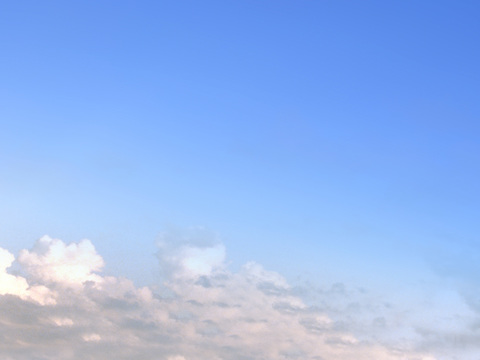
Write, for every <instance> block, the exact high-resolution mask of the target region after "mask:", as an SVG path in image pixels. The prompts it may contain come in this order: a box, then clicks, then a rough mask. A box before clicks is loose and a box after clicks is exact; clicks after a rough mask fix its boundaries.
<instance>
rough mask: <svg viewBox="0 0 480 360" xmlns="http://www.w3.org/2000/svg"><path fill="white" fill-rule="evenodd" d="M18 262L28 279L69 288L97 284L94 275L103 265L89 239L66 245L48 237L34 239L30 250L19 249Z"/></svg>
mask: <svg viewBox="0 0 480 360" xmlns="http://www.w3.org/2000/svg"><path fill="white" fill-rule="evenodd" d="M18 261H19V263H20V264H21V265H22V267H23V268H24V269H25V270H26V271H27V272H28V273H29V274H30V276H31V277H32V278H34V279H36V280H38V281H40V282H45V283H52V282H53V283H60V284H64V285H70V286H76V285H82V284H84V283H85V282H86V281H93V282H99V281H101V277H100V276H99V275H97V274H95V273H94V272H96V271H99V270H101V269H102V267H103V266H104V263H103V259H102V257H101V256H100V255H98V254H97V253H96V251H95V248H94V246H93V245H92V243H91V242H90V241H89V240H82V241H80V242H79V243H78V244H75V243H72V244H69V245H66V244H65V243H64V242H63V241H61V240H58V239H52V238H50V237H49V236H44V237H42V238H41V239H40V240H38V241H37V243H36V244H35V247H34V248H33V249H32V250H22V251H21V252H20V256H19V258H18Z"/></svg>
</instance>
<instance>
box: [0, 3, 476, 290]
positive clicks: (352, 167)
mask: <svg viewBox="0 0 480 360" xmlns="http://www.w3.org/2000/svg"><path fill="white" fill-rule="evenodd" d="M479 13H480V5H479V3H478V2H477V1H438V0H437V1H358V2H352V1H306V0H298V1H280V0H278V1H251V0H242V1H210V0H204V1H41V2H39V1H21V2H20V1H11V2H6V1H5V2H2V4H1V5H0V44H1V57H0V64H1V70H0V71H1V77H0V78H1V81H0V102H1V106H0V165H1V166H0V203H1V206H0V245H1V246H2V247H4V248H7V249H9V250H10V251H11V252H13V253H17V252H18V251H19V250H20V249H23V248H29V247H30V246H31V244H32V243H33V242H34V241H35V239H37V238H39V237H40V236H42V235H44V234H49V235H50V236H53V237H56V238H60V239H63V240H64V241H66V242H71V241H79V240H80V239H82V238H88V239H90V240H92V242H93V243H94V244H95V247H96V248H97V250H98V252H99V253H100V254H102V256H103V258H104V259H105V261H106V264H107V265H106V270H105V271H106V272H107V273H110V274H116V275H121V276H126V277H128V278H131V279H133V280H134V281H135V282H136V283H138V284H141V285H143V284H147V283H151V282H152V281H155V279H156V276H157V275H155V273H156V270H155V266H156V264H157V261H158V260H157V258H156V257H155V253H156V252H157V246H156V243H157V242H158V241H159V236H160V235H159V234H161V233H162V232H164V231H167V230H168V229H170V228H171V227H174V228H180V229H186V228H189V227H197V226H200V227H205V228H207V229H210V231H211V232H212V233H213V234H216V235H215V236H218V237H219V239H221V242H222V243H223V244H225V246H226V249H227V256H228V259H229V262H230V263H231V266H232V267H233V268H238V267H239V266H240V265H242V264H244V263H246V262H247V261H250V260H255V261H257V262H259V263H261V264H263V265H264V266H265V267H266V268H268V269H273V270H275V271H278V272H280V273H281V274H283V275H284V276H285V277H286V278H287V279H289V280H291V281H293V280H295V279H297V277H298V276H300V277H301V278H302V279H303V280H308V281H311V282H313V283H316V282H317V283H319V282H322V281H326V282H335V281H340V282H347V281H349V282H350V283H352V284H355V285H358V286H367V287H368V286H375V284H377V285H376V286H378V288H379V289H380V290H381V289H384V290H385V291H386V292H387V291H393V292H394V293H395V291H398V292H399V293H400V291H399V290H398V289H399V288H402V289H405V288H408V286H411V288H412V289H413V288H416V287H417V286H419V284H420V283H421V281H426V280H425V279H429V276H433V275H432V273H433V274H436V275H438V276H439V279H446V280H445V281H447V280H448V279H458V281H461V283H462V284H467V285H464V287H467V288H469V289H476V288H477V287H478V286H479V285H480V281H479V279H478V274H479V273H480V272H479V270H480V265H478V264H479V262H478V259H479V257H480V242H479V240H478V232H479V231H478V230H479V223H478V218H479V215H480V214H479V209H480V208H479V203H480V190H479V186H478V184H479V181H478V178H479V174H480V162H479V161H478V156H479V154H480V139H479V137H480V132H479V131H480V123H479V121H478V119H479V117H480V102H479V101H478V95H479V94H480V89H479V87H480V82H479V81H480V77H479V74H480V73H479V64H480V50H479V49H480V48H479V46H478V39H479V35H480V22H479V21H478V19H479ZM438 281H440V283H439V284H437V285H436V286H440V287H442V286H443V285H442V284H443V283H442V281H443V280H438ZM455 281H456V280H455ZM400 284H402V285H400ZM402 286H403V287H402ZM445 286H447V285H445ZM449 286H450V285H449ZM395 289H397V290H395ZM412 291H413V290H412ZM402 293H403V290H402ZM397 295H398V296H399V295H400V294H396V295H395V296H397Z"/></svg>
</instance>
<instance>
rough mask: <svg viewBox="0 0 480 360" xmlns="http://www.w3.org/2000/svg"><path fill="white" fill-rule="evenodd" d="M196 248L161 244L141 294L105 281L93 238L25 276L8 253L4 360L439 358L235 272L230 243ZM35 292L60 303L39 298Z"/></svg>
mask: <svg viewBox="0 0 480 360" xmlns="http://www.w3.org/2000/svg"><path fill="white" fill-rule="evenodd" d="M190 240H191V239H190V238H189V239H185V238H182V239H181V241H176V242H172V241H170V242H164V243H161V244H160V250H159V255H158V257H159V260H160V261H161V262H162V264H161V266H162V267H164V269H165V271H164V275H165V278H164V279H165V282H164V283H162V284H157V285H152V286H151V287H143V288H138V287H136V286H135V285H134V284H133V283H132V282H131V281H129V280H128V279H122V278H116V277H107V276H102V275H101V274H100V273H99V271H100V270H101V268H102V267H103V259H102V258H101V256H100V255H99V254H97V252H96V251H95V248H94V247H93V245H92V244H91V243H90V242H89V241H87V240H83V241H81V242H79V243H78V244H75V243H74V244H68V245H67V244H65V243H63V242H62V241H60V240H54V239H51V238H49V237H43V238H42V239H40V240H39V241H38V242H37V243H36V245H35V246H34V247H33V249H31V250H23V251H21V252H20V256H19V258H18V262H19V264H20V265H21V267H22V271H24V273H25V274H26V275H25V277H18V276H14V275H11V274H9V273H8V272H7V269H8V268H9V266H10V265H11V264H12V262H13V261H14V257H13V255H12V254H10V253H9V252H8V251H5V250H2V251H0V280H2V281H1V282H0V284H1V285H0V291H1V292H0V326H1V328H2V332H1V334H0V358H4V359H15V360H26V359H38V360H57V359H58V360H59V359H62V360H77V359H92V360H93V359H105V358H116V359H142V360H149V359H152V360H153V359H155V360H203V359H208V360H240V359H253V360H254V359H279V360H282V359H283V360H287V359H312V360H313V359H315V360H320V359H322V360H340V359H341V360H353V359H355V360H367V359H368V360H370V359H379V360H407V359H408V360H432V359H434V357H433V355H431V354H429V351H428V349H424V351H422V352H419V351H415V350H414V349H413V347H411V346H410V347H409V346H402V345H401V344H394V345H392V346H385V344H384V345H382V343H381V342H375V341H372V340H373V339H364V338H362V337H359V336H358V334H357V333H355V332H354V331H351V329H349V327H348V326H343V325H342V323H341V322H339V321H338V319H336V318H335V312H333V311H329V309H328V307H327V306H316V307H315V306H311V305H307V304H306V303H305V302H304V300H302V298H301V297H300V296H298V295H296V293H298V291H296V289H293V288H292V287H291V286H290V285H289V284H288V282H287V281H286V280H285V279H284V278H283V277H282V276H281V275H280V274H278V273H275V272H272V271H268V270H266V269H264V268H263V267H262V266H261V265H260V264H257V263H253V262H251V263H248V264H246V265H245V266H243V267H242V269H241V270H240V271H238V272H231V271H229V270H228V268H227V266H226V265H225V249H224V247H223V245H221V244H220V243H219V242H216V241H207V240H205V239H201V240H198V239H194V241H190ZM29 284H34V287H37V288H39V287H42V289H44V290H45V291H46V292H47V293H48V295H49V296H54V299H55V303H53V302H47V301H35V300H33V297H32V291H33V290H32V289H33V288H34V287H32V286H30V285H29ZM337 288H338V286H337ZM337 290H338V289H337ZM337 290H336V291H337ZM340 294H343V295H344V296H347V295H346V294H345V291H344V290H342V291H337V295H338V296H340ZM350 313H351V312H350Z"/></svg>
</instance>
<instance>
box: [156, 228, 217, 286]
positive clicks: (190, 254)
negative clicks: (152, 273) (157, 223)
mask: <svg viewBox="0 0 480 360" xmlns="http://www.w3.org/2000/svg"><path fill="white" fill-rule="evenodd" d="M158 247H159V251H158V253H157V256H158V258H159V260H160V267H161V269H162V271H163V273H164V275H165V276H166V277H167V278H169V277H173V278H182V277H186V278H196V277H198V276H205V275H211V274H212V273H213V272H215V271H217V270H220V269H222V267H224V265H225V264H224V262H225V253H226V252H225V247H224V245H223V244H221V243H219V242H218V240H217V239H216V238H215V235H214V234H212V233H210V232H208V231H207V230H205V229H202V228H194V229H190V230H189V231H183V232H180V231H178V230H177V231H175V232H174V233H173V234H172V233H171V232H168V233H165V234H162V235H161V236H160V241H159V242H158Z"/></svg>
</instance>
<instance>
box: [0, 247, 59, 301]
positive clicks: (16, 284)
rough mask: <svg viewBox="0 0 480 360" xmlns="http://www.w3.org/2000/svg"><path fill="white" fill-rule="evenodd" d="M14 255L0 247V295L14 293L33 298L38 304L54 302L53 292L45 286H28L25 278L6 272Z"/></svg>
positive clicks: (26, 298) (22, 297)
mask: <svg viewBox="0 0 480 360" xmlns="http://www.w3.org/2000/svg"><path fill="white" fill-rule="evenodd" d="M14 260H15V256H14V255H13V254H11V253H10V252H9V251H7V250H5V249H2V248H0V295H7V294H8V295H16V296H18V297H20V298H21V299H24V300H33V301H36V302H38V303H40V304H54V303H55V299H54V295H53V292H51V291H50V290H49V289H48V288H46V287H45V286H41V285H40V286H29V284H28V282H27V280H26V279H25V278H23V277H21V276H14V275H11V274H9V273H8V272H7V269H8V268H9V267H10V266H11V265H12V263H13V261H14Z"/></svg>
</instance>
